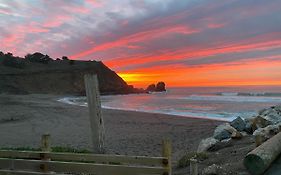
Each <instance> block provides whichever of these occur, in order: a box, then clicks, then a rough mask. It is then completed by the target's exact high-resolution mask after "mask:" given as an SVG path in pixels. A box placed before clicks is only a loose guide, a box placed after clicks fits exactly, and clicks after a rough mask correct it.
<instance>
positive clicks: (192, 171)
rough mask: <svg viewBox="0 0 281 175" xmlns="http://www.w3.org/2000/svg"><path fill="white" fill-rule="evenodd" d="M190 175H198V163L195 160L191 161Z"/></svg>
mask: <svg viewBox="0 0 281 175" xmlns="http://www.w3.org/2000/svg"><path fill="white" fill-rule="evenodd" d="M190 174H191V175H198V162H197V160H196V159H194V158H191V159H190Z"/></svg>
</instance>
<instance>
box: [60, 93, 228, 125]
mask: <svg viewBox="0 0 281 175" xmlns="http://www.w3.org/2000/svg"><path fill="white" fill-rule="evenodd" d="M75 98H81V97H70V96H69V97H63V98H60V99H56V100H57V101H58V102H60V103H64V104H67V105H74V106H80V107H87V105H86V104H83V105H82V104H79V103H76V102H73V101H75V100H73V101H72V100H70V99H75ZM102 109H106V110H119V111H129V112H140V113H148V114H162V115H167V117H168V116H170V117H171V116H173V117H184V118H191V119H203V120H215V121H221V122H230V121H232V120H233V119H232V118H229V119H227V118H215V117H201V116H188V115H180V114H173V113H165V112H159V111H145V110H143V111H141V110H135V109H123V108H114V107H108V106H103V105H102Z"/></svg>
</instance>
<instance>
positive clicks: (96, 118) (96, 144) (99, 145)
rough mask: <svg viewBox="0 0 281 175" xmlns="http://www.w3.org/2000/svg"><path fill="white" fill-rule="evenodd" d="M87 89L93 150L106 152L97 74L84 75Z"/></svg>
mask: <svg viewBox="0 0 281 175" xmlns="http://www.w3.org/2000/svg"><path fill="white" fill-rule="evenodd" d="M84 81H85V89H86V95H87V101H88V108H89V114H90V124H91V130H92V140H93V152H94V153H104V152H105V149H104V136H105V134H104V124H103V117H102V114H101V101H100V93H99V85H98V78H97V75H90V74H86V75H85V76H84Z"/></svg>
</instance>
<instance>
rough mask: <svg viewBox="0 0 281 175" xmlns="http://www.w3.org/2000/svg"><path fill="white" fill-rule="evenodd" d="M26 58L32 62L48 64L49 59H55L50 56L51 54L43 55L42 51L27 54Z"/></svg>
mask: <svg viewBox="0 0 281 175" xmlns="http://www.w3.org/2000/svg"><path fill="white" fill-rule="evenodd" d="M25 59H27V60H28V61H30V62H33V63H43V64H48V63H49V61H52V60H53V59H52V58H50V56H49V55H43V54H42V53H39V52H36V53H34V54H32V55H31V54H27V55H26V56H25Z"/></svg>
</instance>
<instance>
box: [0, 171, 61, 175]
mask: <svg viewBox="0 0 281 175" xmlns="http://www.w3.org/2000/svg"><path fill="white" fill-rule="evenodd" d="M0 174H1V175H62V174H56V173H53V172H52V173H41V172H31V171H16V170H0Z"/></svg>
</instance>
